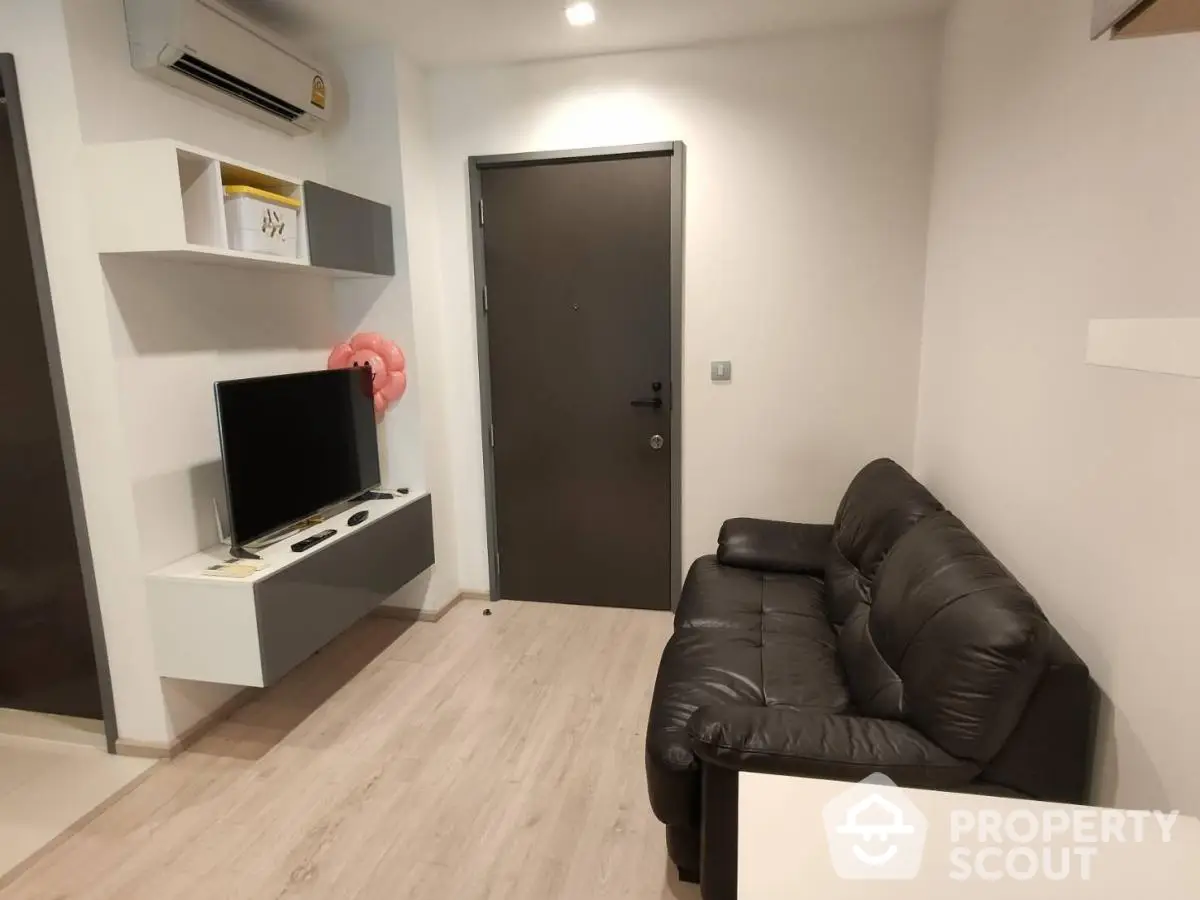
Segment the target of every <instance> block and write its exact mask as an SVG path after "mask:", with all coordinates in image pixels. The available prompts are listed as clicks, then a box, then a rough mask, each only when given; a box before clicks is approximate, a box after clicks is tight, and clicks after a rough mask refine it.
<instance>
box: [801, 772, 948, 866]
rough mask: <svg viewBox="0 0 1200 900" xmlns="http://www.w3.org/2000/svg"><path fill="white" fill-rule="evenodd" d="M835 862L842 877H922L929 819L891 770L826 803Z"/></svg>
mask: <svg viewBox="0 0 1200 900" xmlns="http://www.w3.org/2000/svg"><path fill="white" fill-rule="evenodd" d="M824 819H825V832H826V837H827V839H828V841H829V856H830V859H831V860H832V862H833V868H834V870H835V871H836V872H837V874H838V875H839V876H840V877H842V878H847V879H853V880H856V881H862V880H877V881H906V880H909V879H913V878H916V877H917V874H918V873H919V872H920V870H921V861H922V858H923V856H924V854H925V837H926V833H927V832H928V830H929V822H928V820H926V818H925V816H924V815H922V813H921V811H920V810H919V809H917V807H916V806H915V805H914V804H913V803H912V801H910V800H909V799H908V797H906V796H905V795H904V792H903V791H902V790H900V788H898V787H896V783H895V782H894V781H892V780H891V779H890V778H888V777H887V776H885V775H872V776H871V777H870V778H868V779H867V780H866V781H863V782H861V783H860V784H856V785H854V786H853V787H852V788H850V789H849V790H847V791H845V792H844V793H842V794H841V795H839V796H838V797H836V798H835V799H834V800H832V801H831V802H830V803H829V804H828V805H826V807H825V812H824Z"/></svg>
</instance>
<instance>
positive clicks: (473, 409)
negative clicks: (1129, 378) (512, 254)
mask: <svg viewBox="0 0 1200 900" xmlns="http://www.w3.org/2000/svg"><path fill="white" fill-rule="evenodd" d="M939 40H940V30H939V28H938V27H937V26H936V25H935V24H934V23H932V22H929V23H916V24H912V23H909V24H901V25H894V26H887V27H880V28H874V29H864V30H846V31H824V32H815V33H811V34H809V35H806V36H799V37H794V38H789V39H787V40H779V41H759V42H753V43H745V44H734V45H723V46H713V47H705V48H699V49H690V50H679V51H669V52H655V53H642V54H633V55H620V56H605V57H597V58H592V59H583V60H573V61H566V62H555V63H543V64H533V65H526V66H513V67H504V68H496V69H485V70H458V71H447V72H443V73H440V74H436V75H435V76H434V77H433V78H432V85H431V91H432V98H433V114H434V124H435V137H436V152H437V155H438V175H437V184H438V196H439V199H440V201H441V212H442V233H441V241H442V247H441V251H442V259H443V276H442V277H443V280H444V287H445V291H446V309H445V335H444V339H445V343H444V346H445V348H446V358H447V360H451V361H453V363H452V368H451V369H450V370H449V372H448V375H449V378H448V381H447V390H448V406H447V415H448V419H449V429H448V433H449V435H450V441H449V448H448V450H449V453H450V460H451V464H452V466H453V471H454V481H455V485H456V497H455V500H456V505H457V520H458V523H459V539H460V546H459V561H460V564H459V567H460V576H461V581H462V584H463V585H464V586H465V587H469V588H481V587H485V586H486V585H487V578H488V575H487V559H486V556H487V553H486V536H485V526H484V521H485V520H484V505H483V474H482V461H481V458H480V457H481V454H480V450H479V444H480V439H479V435H480V425H479V393H478V372H477V365H476V361H475V360H476V357H475V352H476V342H475V327H474V294H473V288H472V273H471V245H470V226H469V220H468V205H469V204H468V199H467V170H466V160H467V157H468V156H469V155H479V154H494V153H507V152H521V151H534V150H550V149H568V148H583V147H594V146H603V145H618V144H631V143H642V142H650V141H664V140H682V141H684V142H685V143H686V144H687V145H688V190H687V261H686V300H685V306H686V312H685V319H686V324H685V334H684V370H685V371H684V385H683V394H684V399H683V404H684V405H683V418H684V433H683V440H684V451H683V452H684V473H683V481H684V509H683V517H684V534H683V544H684V546H683V555H684V561H685V563H686V562H688V561H690V560H691V559H692V558H694V557H696V556H698V555H700V554H702V553H707V552H712V549H713V548H714V547H715V544H716V536H717V530H718V528H719V526H720V523H721V521H722V520H723V519H725V518H726V517H729V516H732V515H760V516H768V517H781V518H787V519H794V520H810V521H829V520H830V519H831V518H832V516H833V513H834V511H835V507H836V504H837V501H838V499H839V498H840V496H841V494H842V493H843V492H844V490H845V488H846V485H847V483H848V482H849V480H850V478H851V477H852V476H853V474H854V472H855V471H856V470H857V469H858V468H859V467H860V466H861V465H862V464H863V463H864V462H866V461H868V460H869V459H871V458H874V457H875V456H880V455H891V456H894V457H895V458H897V459H898V460H900V461H901V462H910V461H911V456H912V445H913V438H914V427H915V406H916V385H917V375H918V362H919V345H920V323H921V305H922V291H923V284H924V260H925V235H926V223H927V210H928V198H929V184H930V173H931V166H932V147H933V133H934V99H935V95H936V78H937V68H938V57H939ZM714 359H731V360H733V367H734V381H733V384H732V385H731V386H728V387H724V386H722V387H717V386H714V385H712V384H710V383H709V380H708V377H709V366H708V363H709V361H710V360H714Z"/></svg>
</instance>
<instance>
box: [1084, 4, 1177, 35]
mask: <svg viewBox="0 0 1200 900" xmlns="http://www.w3.org/2000/svg"><path fill="white" fill-rule="evenodd" d="M1093 2H1094V6H1093V9H1092V37H1093V38H1100V37H1103V36H1104V35H1106V34H1108V33H1110V32H1111V33H1112V36H1113V37H1114V38H1134V37H1162V36H1164V35H1168V34H1183V33H1186V32H1190V31H1200V0H1093Z"/></svg>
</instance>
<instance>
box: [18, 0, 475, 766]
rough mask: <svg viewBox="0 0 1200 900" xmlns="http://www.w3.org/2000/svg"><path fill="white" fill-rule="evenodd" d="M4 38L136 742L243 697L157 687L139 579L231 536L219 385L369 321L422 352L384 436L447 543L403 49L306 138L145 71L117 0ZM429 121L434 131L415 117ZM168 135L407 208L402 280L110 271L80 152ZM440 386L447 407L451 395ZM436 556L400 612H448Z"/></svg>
mask: <svg viewBox="0 0 1200 900" xmlns="http://www.w3.org/2000/svg"><path fill="white" fill-rule="evenodd" d="M0 42H2V43H3V45H4V46H3V48H0V49H9V48H12V49H13V50H14V51H15V53H16V56H17V65H18V71H19V75H20V78H21V84H22V89H23V93H24V96H25V113H26V118H27V123H28V130H29V136H30V145H31V155H32V158H33V165H34V177H35V182H36V186H37V193H38V201H39V207H40V209H41V215H42V224H43V232H44V239H45V243H46V254H47V263H48V268H49V272H50V280H51V291H52V294H53V302H54V306H55V310H56V315H57V317H58V323H57V324H58V330H59V333H60V335H59V337H60V342H61V345H62V349H63V356H64V370H65V375H66V381H67V391H68V397H69V405H70V411H71V417H72V425H73V428H74V432H75V441H76V447H77V451H78V456H79V465H80V474H81V480H82V484H83V494H84V505H85V511H86V514H87V519H88V527H89V532H90V534H91V540H92V549H93V554H94V556H95V566H96V574H97V581H98V587H99V594H100V603H101V607H102V615H103V620H104V628H105V635H106V639H107V643H108V650H109V657H110V665H111V669H112V679H113V691H114V697H115V702H116V707H117V718H118V729H119V732H120V735H121V737H122V738H123V739H125V740H129V741H137V742H149V743H156V744H157V743H166V742H169V741H170V740H171V739H172V738H173V737H175V736H176V735H178V734H179V733H180V732H182V731H184V730H185V729H187V728H188V727H190V726H191V725H192V724H193V723H195V722H196V721H198V720H199V719H200V718H202V717H203V716H205V715H206V714H207V713H209V712H211V711H212V710H213V709H215V708H216V707H217V706H218V705H219V704H220V703H221V702H222V701H223V700H224V699H226V698H227V697H229V696H230V695H231V694H232V693H233V692H234V689H232V688H228V687H223V686H219V685H205V684H198V683H190V682H179V681H172V680H168V679H160V678H159V677H158V675H157V672H156V667H155V663H154V657H153V648H152V645H151V641H150V634H149V628H148V622H147V617H146V598H145V590H144V583H143V577H144V575H145V573H146V572H147V571H149V570H151V569H154V568H157V567H159V566H161V565H164V564H166V563H168V562H170V561H172V560H174V559H176V558H178V557H180V556H184V555H186V554H188V553H191V552H194V551H196V550H197V549H200V548H202V547H205V546H208V545H210V544H212V543H213V542H214V541H215V540H216V525H215V522H214V516H213V512H212V508H213V502H214V500H217V501H219V502H221V503H222V505H223V489H222V483H221V474H220V464H219V459H220V452H219V448H218V444H217V436H216V426H215V416H214V412H213V402H212V393H211V389H212V383H213V381H216V380H219V379H224V378H236V377H243V376H249V375H261V374H270V373H275V372H286V371H296V370H300V369H311V368H320V367H322V366H323V365H324V363H325V359H326V356H327V354H328V352H329V348H330V346H331V345H332V344H333V343H334V341H335V339H340V338H342V337H345V336H346V335H347V334H348V333H350V332H352V331H356V330H360V329H363V328H377V329H379V330H381V331H385V332H387V333H389V334H392V335H393V336H395V337H397V338H398V339H399V340H400V341H401V342H402V344H404V345H405V346H406V349H407V350H409V352H410V354H411V356H412V357H413V376H414V377H413V390H412V391H411V392H410V395H409V396H408V397H406V399H405V401H403V402H402V404H401V406H400V407H399V408H398V410H397V411H396V412H395V413H394V414H393V415H392V416H391V417H390V418H389V420H388V422H387V425H386V426H385V428H384V429H383V430H382V438H383V448H382V449H383V454H384V459H385V467H386V469H385V470H386V473H387V476H386V477H387V479H388V481H389V484H390V483H391V482H393V481H394V482H396V484H395V485H393V486H400V484H402V483H407V484H410V485H411V486H412V487H414V488H421V487H428V488H430V489H432V490H433V491H434V493H435V497H440V498H441V499H439V500H438V501H437V502H438V508H439V509H440V510H441V514H440V516H439V520H440V521H439V534H440V535H442V536H443V537H444V536H445V534H446V533H447V530H448V523H451V522H452V517H451V516H450V515H448V514H447V510H449V508H450V506H451V502H452V501H451V496H452V491H451V490H449V488H448V487H446V486H444V485H441V484H439V483H437V482H436V480H435V479H433V478H431V477H429V475H427V473H426V472H425V467H424V464H423V459H422V455H423V449H424V442H428V443H430V444H431V445H433V446H437V445H438V440H437V438H436V436H433V435H429V436H425V435H423V434H422V431H423V429H422V428H421V425H420V420H421V415H420V408H421V401H420V399H419V398H420V396H421V394H422V393H423V392H424V391H425V390H426V387H425V382H424V381H423V380H422V379H421V378H420V375H419V361H418V360H417V359H416V354H415V352H414V345H415V340H416V337H415V333H414V324H413V313H412V301H411V298H410V296H409V293H410V288H409V278H408V273H407V271H405V260H406V248H407V244H406V235H407V231H406V228H405V217H404V215H403V210H404V204H405V198H404V191H403V184H402V171H401V164H400V159H399V153H400V146H399V135H398V119H399V115H398V112H397V100H396V96H397V93H398V91H399V90H400V87H399V86H398V84H397V82H396V75H395V73H394V72H393V68H392V65H391V57H390V54H360V55H359V56H356V57H348V58H347V62H348V66H347V75H346V78H347V79H348V80H349V81H350V82H351V83H352V87H353V97H354V98H355V100H354V104H353V105H352V106H351V107H348V108H347V110H346V111H344V112H343V115H342V121H341V122H340V123H339V127H338V129H335V130H334V131H333V132H332V133H331V134H330V135H329V136H328V138H322V137H304V138H292V137H289V136H286V135H284V134H282V133H280V132H277V131H274V130H272V129H269V128H266V127H264V126H261V125H258V124H256V123H254V122H252V121H250V120H249V119H246V118H243V117H240V116H236V115H233V114H231V113H226V112H224V111H222V110H219V109H217V108H215V107H212V106H210V105H208V104H205V103H203V102H202V101H200V100H198V99H196V98H193V97H190V96H188V95H186V94H182V93H179V92H176V91H174V90H171V89H170V88H167V87H165V86H162V85H160V84H158V83H157V82H154V81H152V80H149V79H147V78H145V77H144V76H141V75H138V74H137V73H135V72H133V71H132V69H131V68H130V66H129V57H128V48H127V44H126V38H125V27H124V13H123V9H122V2H121V0H71V2H70V3H66V4H60V3H52V2H43V0H13V2H7V3H5V4H3V6H2V7H0ZM406 71H407V70H406ZM355 109H357V110H358V112H359V115H358V116H357V117H354V115H353V112H354V110H355ZM414 115H416V116H417V121H418V123H419V122H420V112H419V110H418V112H417V113H416V114H414ZM152 137H171V138H175V139H177V140H182V141H185V142H188V143H193V144H196V145H198V146H201V147H204V148H206V149H208V150H212V151H215V152H217V153H220V154H224V155H228V156H232V157H235V158H239V159H242V160H245V161H247V162H249V163H251V164H258V165H262V166H264V167H268V168H271V169H275V170H278V171H283V172H287V173H288V174H290V175H293V176H295V177H298V178H312V179H319V180H322V181H326V182H328V183H332V184H333V185H334V186H338V187H342V188H343V189H348V190H357V191H359V192H361V193H366V194H368V195H370V196H373V197H378V198H380V199H382V200H384V201H385V202H392V203H394V204H395V207H396V209H397V211H398V213H399V214H398V216H397V253H398V268H399V269H400V272H399V275H398V277H397V278H396V279H394V280H393V281H371V282H362V283H360V286H359V287H356V288H355V287H340V286H339V287H336V288H335V287H334V286H332V285H331V284H330V283H329V282H327V281H325V280H323V279H320V278H314V277H306V276H303V275H291V274H288V275H278V274H272V273H267V274H263V273H259V272H254V271H250V270H241V269H227V268H222V267H206V266H187V265H179V264H174V263H166V262H153V261H139V260H130V259H121V260H107V261H105V262H104V263H103V264H101V261H100V260H99V258H98V257H97V256H96V254H95V250H94V245H93V243H92V238H91V235H90V234H89V233H88V231H87V216H86V205H85V201H84V198H85V196H86V194H85V191H86V185H85V184H84V183H83V182H82V178H81V174H80V173H81V169H80V165H79V160H80V156H81V153H82V151H83V147H84V145H85V143H94V142H107V141H124V140H137V139H143V138H152ZM129 188H130V190H131V191H132V190H136V189H137V185H135V184H131V185H130V186H129ZM426 202H427V203H428V202H429V201H428V200H426ZM434 252H435V251H434ZM421 296H422V303H424V304H425V305H426V306H428V305H430V304H433V303H436V302H437V297H436V296H434V295H432V294H431V293H430V292H429V291H424V292H423V293H422V295H421ZM434 359H435V360H436V359H437V353H434ZM427 381H429V382H430V383H431V384H432V385H436V384H437V380H436V379H429V380H427ZM428 390H431V391H433V395H434V396H435V397H436V394H437V389H436V387H430V388H428ZM437 471H438V472H439V473H440V472H441V470H437ZM442 477H444V473H442ZM442 487H445V489H444V490H442V489H440V488H442ZM450 533H451V534H452V529H451V530H450ZM438 552H439V555H440V556H442V557H443V559H445V560H447V561H446V562H445V563H444V564H442V565H440V566H439V572H440V575H438V576H430V577H427V578H425V579H423V580H422V582H421V584H419V585H416V586H414V588H413V589H412V590H410V591H407V592H406V593H405V594H404V595H402V596H401V597H399V598H397V602H401V603H405V604H408V605H415V606H423V607H425V608H437V607H440V606H442V605H444V604H445V603H446V602H447V601H448V600H449V599H452V598H453V596H454V594H455V593H457V577H456V571H455V554H454V548H453V544H452V542H451V544H450V546H449V548H448V550H446V551H445V552H444V550H443V547H442V546H441V545H440V544H439V547H438Z"/></svg>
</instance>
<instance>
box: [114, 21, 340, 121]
mask: <svg viewBox="0 0 1200 900" xmlns="http://www.w3.org/2000/svg"><path fill="white" fill-rule="evenodd" d="M125 23H126V26H127V28H128V31H129V52H130V59H131V61H132V63H133V67H134V68H135V69H137V70H138V71H139V72H144V73H146V74H147V75H150V76H152V77H154V78H157V79H159V80H160V81H165V82H166V83H167V84H170V85H173V86H174V87H177V88H180V89H181V90H184V91H187V92H188V93H191V94H196V95H197V96H200V97H203V98H204V99H206V100H209V101H211V102H213V103H216V104H218V105H220V106H223V107H225V108H226V109H231V110H234V111H235V112H239V113H241V114H243V115H246V116H249V117H250V118H252V119H256V120H258V121H259V122H264V123H266V124H267V125H271V126H273V127H275V128H278V129H280V130H281V131H286V132H288V133H289V134H307V133H309V132H313V131H317V130H319V129H321V128H322V127H323V126H325V125H326V124H327V123H328V121H329V116H330V114H331V112H332V110H333V102H334V97H333V96H332V91H331V90H330V87H329V80H328V78H326V77H325V74H324V73H323V72H321V71H320V70H319V69H318V68H317V67H316V66H315V65H313V64H312V63H310V62H308V61H307V60H306V59H305V58H304V57H303V56H301V55H300V54H299V53H298V52H297V51H296V50H295V49H294V48H292V47H291V46H290V45H289V44H288V42H287V41H285V40H284V39H283V38H282V37H280V36H279V35H278V34H275V33H274V32H272V31H270V30H269V29H267V28H265V27H263V26H262V25H260V24H258V23H256V22H254V21H253V20H251V19H248V18H247V17H246V16H243V15H242V14H241V13H238V12H236V11H235V10H233V9H230V8H229V7H228V6H226V5H225V4H224V3H221V2H219V0H125Z"/></svg>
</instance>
